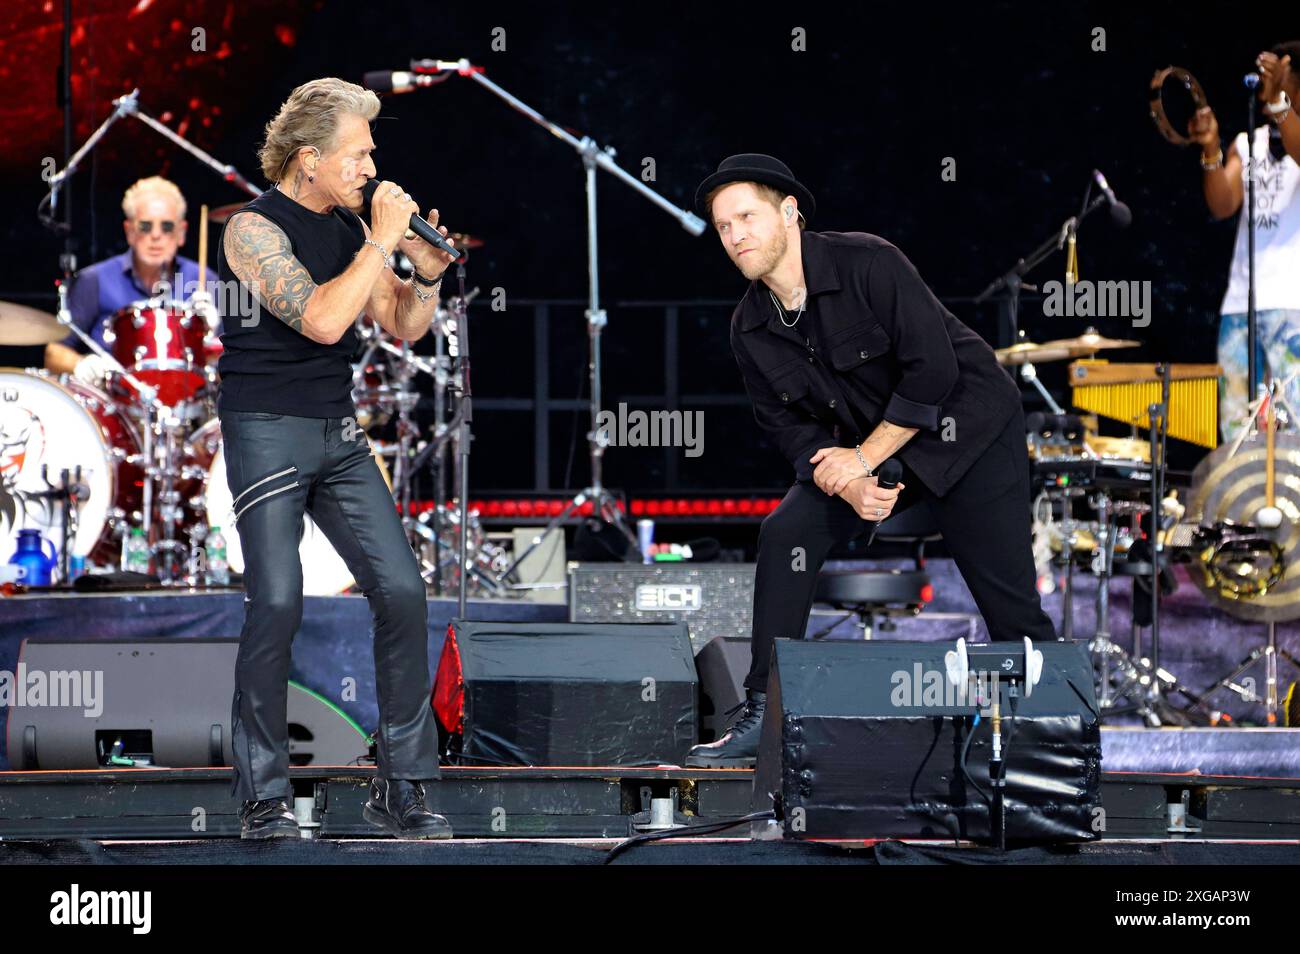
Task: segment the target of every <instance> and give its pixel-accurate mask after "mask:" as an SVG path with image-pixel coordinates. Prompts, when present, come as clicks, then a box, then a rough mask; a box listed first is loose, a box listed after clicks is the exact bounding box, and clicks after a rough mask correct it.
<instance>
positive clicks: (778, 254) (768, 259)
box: [736, 229, 790, 281]
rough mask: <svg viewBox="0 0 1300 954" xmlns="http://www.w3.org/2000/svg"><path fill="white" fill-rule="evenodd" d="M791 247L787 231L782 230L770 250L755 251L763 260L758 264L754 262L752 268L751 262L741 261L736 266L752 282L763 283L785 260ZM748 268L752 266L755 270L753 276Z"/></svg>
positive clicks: (760, 259)
mask: <svg viewBox="0 0 1300 954" xmlns="http://www.w3.org/2000/svg"><path fill="white" fill-rule="evenodd" d="M789 247H790V241H789V239H787V238H786V237H785V229H782V230H781V231H780V232H778V233H777V235H776V238H775V239H773V240H772V245H771V247H770V248H768V249H766V250H762V249H759V250H757V251H755V253H754V254H755V255H756V256H761V258H759V260H758V261H757V262H754V263H753V264H752V266H751V265H750V263H749V262H745V261H739V262H737V263H736V264H737V265H738V266H739V268H740V273H741V274H742V275H744V276H745V277H746V278H748V279H749V280H750V281H761V280H762V279H764V278H766V277H767V276H768V275H770V274H772V270H773V269H774V268H776V266H777V263H778V262H780V261H781V259H783V258H785V253H786V249H788V248H789ZM746 266H750V267H751V268H752V269H753V274H752V275H751V274H750V272H749V269H748V268H747V267H746Z"/></svg>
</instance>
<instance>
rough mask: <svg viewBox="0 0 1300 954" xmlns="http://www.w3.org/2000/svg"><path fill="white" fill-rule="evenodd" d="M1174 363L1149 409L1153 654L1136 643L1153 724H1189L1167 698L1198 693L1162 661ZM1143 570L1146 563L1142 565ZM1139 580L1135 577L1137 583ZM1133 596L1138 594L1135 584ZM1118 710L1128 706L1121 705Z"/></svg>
mask: <svg viewBox="0 0 1300 954" xmlns="http://www.w3.org/2000/svg"><path fill="white" fill-rule="evenodd" d="M1172 370H1173V369H1172V365H1170V364H1169V363H1168V362H1163V363H1161V364H1159V365H1157V366H1156V373H1157V374H1159V375H1160V401H1159V403H1157V404H1152V405H1149V406H1148V408H1147V413H1148V415H1149V420H1150V425H1151V428H1150V441H1151V510H1150V513H1151V538H1150V549H1151V565H1150V568H1149V572H1150V586H1151V655H1150V657H1142V656H1141V654H1140V651H1139V646H1138V644H1137V643H1135V644H1134V647H1133V652H1134V655H1135V656H1137V657H1139V658H1138V659H1137V660H1136V666H1137V667H1138V668H1139V669H1140V670H1142V673H1141V681H1142V683H1143V684H1144V686H1145V688H1146V698H1145V699H1144V700H1143V701H1142V702H1140V703H1139V704H1138V705H1137V706H1136V707H1135V711H1137V712H1140V713H1141V714H1142V715H1143V717H1144V718H1145V719H1146V720H1147V724H1148V725H1150V726H1152V727H1157V726H1160V725H1186V724H1188V720H1187V717H1186V712H1185V711H1180V710H1177V709H1175V708H1174V707H1173V706H1172V705H1171V704H1170V703H1169V701H1168V699H1167V698H1166V697H1167V696H1168V695H1169V694H1171V693H1175V692H1177V693H1181V694H1183V695H1184V696H1187V697H1188V698H1189V699H1193V700H1195V698H1196V697H1195V694H1194V693H1192V692H1190V691H1189V690H1187V689H1185V688H1184V687H1183V686H1182V685H1181V684H1180V683H1179V681H1178V678H1177V677H1176V676H1174V674H1173V673H1171V672H1169V671H1168V670H1167V669H1163V668H1162V667H1161V665H1160V571H1161V570H1162V569H1163V568H1164V566H1165V565H1166V561H1165V558H1164V549H1165V548H1164V532H1163V531H1164V527H1163V526H1162V524H1163V522H1164V521H1163V517H1162V516H1161V509H1162V505H1163V501H1164V495H1165V470H1166V467H1167V461H1166V458H1165V449H1166V446H1167V443H1168V434H1169V382H1170V377H1171V374H1172ZM1142 569H1143V570H1144V571H1146V570H1147V568H1146V567H1143V568H1142ZM1136 582H1137V580H1136V578H1134V583H1135V584H1136ZM1133 598H1134V599H1135V600H1136V599H1137V598H1138V592H1137V590H1136V587H1135V589H1134V594H1133ZM1113 711H1115V712H1123V711H1126V710H1122V709H1118V710H1113Z"/></svg>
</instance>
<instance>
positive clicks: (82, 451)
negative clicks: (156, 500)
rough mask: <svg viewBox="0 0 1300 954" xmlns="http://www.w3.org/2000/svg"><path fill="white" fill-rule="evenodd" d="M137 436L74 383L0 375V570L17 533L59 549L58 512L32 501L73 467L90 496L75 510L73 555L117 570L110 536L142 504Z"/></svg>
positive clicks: (99, 396) (114, 408)
mask: <svg viewBox="0 0 1300 954" xmlns="http://www.w3.org/2000/svg"><path fill="white" fill-rule="evenodd" d="M140 446H141V444H140V436H139V434H138V433H137V432H136V430H135V426H134V425H133V424H132V422H131V420H130V418H129V417H128V416H127V415H126V413H125V412H124V410H123V409H122V408H121V407H120V406H119V405H117V404H116V403H115V402H114V401H113V400H112V399H110V398H109V396H108V395H107V394H105V393H104V392H103V391H100V390H97V389H96V388H92V387H89V386H88V385H85V384H82V383H81V382H79V381H76V380H75V379H69V380H68V381H66V382H64V383H62V384H60V383H58V382H57V381H55V380H54V379H53V378H51V377H50V376H49V375H48V374H46V373H45V372H44V371H31V370H27V371H22V370H18V369H14V368H5V369H0V562H4V561H7V560H8V559H9V557H10V556H11V555H12V554H13V552H14V549H15V547H16V546H17V531H18V530H19V529H22V528H25V527H30V528H35V529H38V530H40V531H41V534H42V536H44V537H45V538H46V539H47V540H49V541H50V542H51V543H53V544H54V546H55V549H59V548H60V547H61V545H62V541H63V519H64V514H63V507H62V505H60V504H59V503H58V502H57V501H54V500H51V499H49V498H46V497H37V496H34V494H37V493H39V492H41V491H44V490H47V489H48V487H47V486H46V483H45V480H44V479H43V478H42V476H41V467H42V465H45V467H46V474H47V475H48V477H49V479H50V480H51V481H53V482H55V483H56V484H57V483H58V482H59V481H60V473H61V471H62V470H64V469H65V468H66V469H67V470H68V471H70V472H72V471H75V469H76V468H77V467H78V466H80V467H81V482H82V483H83V484H85V485H86V486H87V487H88V488H89V491H90V494H89V497H88V498H87V499H86V500H83V501H82V502H81V505H80V507H79V508H78V525H77V533H76V536H75V537H74V538H73V539H72V541H71V546H70V548H69V549H70V551H71V553H72V554H73V555H76V556H83V557H88V558H89V560H90V561H91V562H94V563H99V564H103V565H113V564H116V563H117V562H118V557H119V555H120V554H119V550H120V544H119V543H118V541H117V539H116V538H117V536H118V534H117V529H118V527H119V526H120V525H123V524H125V523H128V522H129V521H130V520H131V519H132V514H133V513H134V512H138V511H139V509H140V507H141V504H142V501H143V491H142V487H143V479H144V474H143V471H142V470H141V469H140Z"/></svg>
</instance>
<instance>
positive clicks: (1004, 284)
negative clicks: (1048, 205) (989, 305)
mask: <svg viewBox="0 0 1300 954" xmlns="http://www.w3.org/2000/svg"><path fill="white" fill-rule="evenodd" d="M1088 189H1089V193H1091V189H1092V185H1091V183H1089V186H1088ZM1107 201H1108V200H1107V199H1106V196H1104V195H1099V196H1096V197H1095V198H1093V199H1092V200H1091V201H1089V200H1088V199H1087V197H1086V194H1085V199H1084V205H1083V209H1082V210H1081V211H1080V212H1079V214H1078V215H1075V216H1071V217H1070V218H1068V219H1066V220H1065V221H1064V222H1062V223H1061V226H1060V228H1058V229H1057V230H1056V231H1055V232H1053V233H1052V235H1051V237H1050V238H1048V239H1046V240H1045V241H1044V242H1043V243H1042V244H1041V245H1039V246H1038V247H1037V248H1036V249H1034V250H1033V251H1032V252H1030V253H1029V254H1028V255H1026V256H1025V257H1024V258H1022V259H1019V260H1018V261H1017V262H1016V264H1015V265H1014V266H1013V267H1012V268H1011V270H1010V271H1008V272H1006V273H1005V274H1003V275H1000V276H998V277H997V278H995V279H994V280H993V281H991V282H989V284H988V285H987V286H986V287H985V289H984V290H983V291H982V292H980V293H979V294H978V295H976V296H975V304H977V305H980V304H983V303H984V302H985V301H987V300H988V299H990V298H992V297H993V296H994V295H996V294H997V293H998V292H1000V291H1005V292H1006V295H1005V297H1004V299H1003V303H1004V307H1003V311H1002V321H1000V322H999V325H998V332H999V334H998V339H999V341H998V344H999V347H1007V346H1009V345H1014V344H1015V343H1016V342H1017V341H1018V340H1019V337H1020V289H1021V288H1028V289H1029V290H1030V291H1037V290H1038V289H1037V288H1035V287H1034V286H1033V285H1027V284H1025V282H1024V281H1023V279H1024V277H1025V275H1027V274H1028V273H1029V272H1030V271H1032V270H1033V269H1035V268H1037V267H1038V266H1039V265H1040V264H1042V263H1043V262H1044V261H1045V260H1046V259H1047V258H1048V256H1050V255H1051V254H1052V253H1053V252H1058V251H1060V250H1061V249H1062V248H1064V247H1065V243H1066V242H1067V241H1068V240H1069V238H1070V236H1071V235H1073V234H1074V233H1076V232H1077V231H1078V229H1079V226H1080V225H1081V224H1082V223H1083V220H1084V219H1086V218H1087V217H1088V216H1090V215H1092V213H1093V212H1096V211H1097V209H1098V208H1100V207H1101V206H1103V205H1106V204H1107ZM1003 332H1006V333H1007V334H1005V335H1004V334H1003ZM1048 403H1049V404H1050V403H1051V402H1050V401H1049V402H1048Z"/></svg>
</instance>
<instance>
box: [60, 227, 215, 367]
mask: <svg viewBox="0 0 1300 954" xmlns="http://www.w3.org/2000/svg"><path fill="white" fill-rule="evenodd" d="M178 270H179V271H180V273H181V278H182V279H183V281H184V285H185V288H181V289H177V292H178V293H179V294H177V293H174V294H172V295H171V296H170V297H171V298H172V299H173V300H174V299H177V298H181V295H182V294H184V292H185V290H186V289H189V290H191V291H192V290H193V288H194V287H196V286H197V285H198V281H199V263H198V262H195V261H192V260H191V259H188V258H185V257H184V256H181V255H178V256H176V260H175V262H173V263H172V265H170V266H169V267H167V268H165V269H164V270H163V275H162V280H163V281H166V282H169V283H175V281H176V274H175V273H176V272H177V271H178ZM210 277H211V278H216V275H215V274H210ZM152 294H153V289H151V288H145V287H144V285H143V284H141V282H140V276H139V275H137V274H136V272H135V268H134V267H133V264H132V260H131V250H130V249H129V248H128V249H127V250H126V251H125V252H123V253H122V254H121V255H114V256H113V257H112V258H106V259H104V260H103V261H102V262H96V263H95V264H93V265H87V266H86V267H85V268H83V269H82V270H81V271H79V272H77V275H76V277H75V278H74V279H73V281H72V287H71V288H70V289H69V290H68V310H69V311H71V312H72V321H73V323H74V324H75V325H76V326H77V327H78V328H80V329H81V330H82V331H85V332H86V333H87V334H89V335H90V336H91V337H92V338H94V339H95V341H97V342H98V343H99V344H100V345H103V346H104V347H105V348H108V346H107V345H105V344H104V331H105V329H106V328H107V327H108V319H109V318H111V317H112V316H113V315H114V314H115V313H116V312H117V311H118V310H119V309H121V308H125V307H126V306H127V305H130V304H132V303H134V302H137V301H143V300H145V299H147V298H149V297H151V296H152ZM182 300H188V296H186V297H185V298H183V299H182ZM63 343H64V344H66V345H67V346H68V347H70V348H75V349H76V350H77V351H80V352H81V353H83V354H85V353H87V352H89V350H90V349H89V348H87V347H86V346H85V345H84V344H83V343H82V342H81V339H80V338H78V337H77V336H76V335H73V334H69V335H68V337H67V338H65V339H64V342H63ZM108 350H110V351H111V350H112V349H111V348H108Z"/></svg>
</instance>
